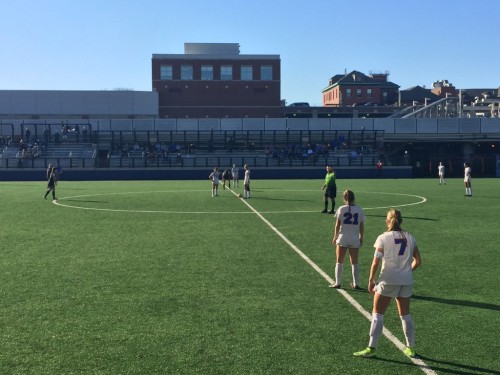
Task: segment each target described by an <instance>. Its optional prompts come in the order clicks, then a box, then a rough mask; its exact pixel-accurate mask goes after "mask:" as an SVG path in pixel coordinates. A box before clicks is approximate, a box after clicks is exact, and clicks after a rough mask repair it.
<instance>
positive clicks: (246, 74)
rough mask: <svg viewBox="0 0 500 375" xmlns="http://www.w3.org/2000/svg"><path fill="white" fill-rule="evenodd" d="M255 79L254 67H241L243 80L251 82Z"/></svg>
mask: <svg viewBox="0 0 500 375" xmlns="http://www.w3.org/2000/svg"><path fill="white" fill-rule="evenodd" d="M252 79H253V68H252V65H242V66H241V80H242V81H251V80H252Z"/></svg>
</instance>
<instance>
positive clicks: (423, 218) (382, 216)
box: [365, 212, 439, 227]
mask: <svg viewBox="0 0 500 375" xmlns="http://www.w3.org/2000/svg"><path fill="white" fill-rule="evenodd" d="M402 213H403V212H402ZM365 216H370V217H380V218H382V219H384V220H385V218H386V217H387V214H383V215H373V214H366V213H365ZM405 220H424V221H439V219H432V218H429V217H414V216H405V215H404V213H403V227H404V221H405Z"/></svg>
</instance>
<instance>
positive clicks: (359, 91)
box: [356, 89, 362, 98]
mask: <svg viewBox="0 0 500 375" xmlns="http://www.w3.org/2000/svg"><path fill="white" fill-rule="evenodd" d="M361 95H362V91H361V89H356V96H357V97H358V98H360V97H361Z"/></svg>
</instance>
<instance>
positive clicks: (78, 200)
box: [61, 199, 109, 204]
mask: <svg viewBox="0 0 500 375" xmlns="http://www.w3.org/2000/svg"><path fill="white" fill-rule="evenodd" d="M61 201H62V202H76V203H99V204H108V203H109V202H108V201H93V200H89V199H61Z"/></svg>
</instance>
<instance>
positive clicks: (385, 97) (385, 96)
mask: <svg viewBox="0 0 500 375" xmlns="http://www.w3.org/2000/svg"><path fill="white" fill-rule="evenodd" d="M382 96H383V97H384V99H385V100H387V91H384V92H383V93H382Z"/></svg>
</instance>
